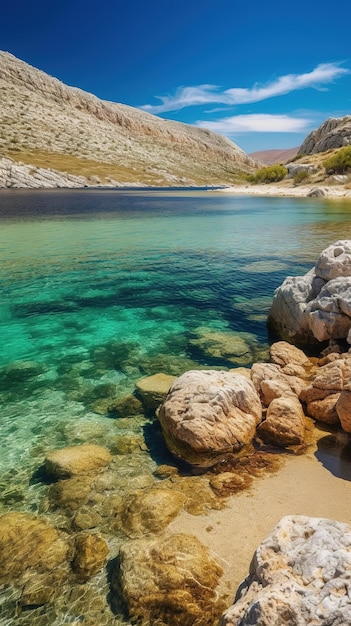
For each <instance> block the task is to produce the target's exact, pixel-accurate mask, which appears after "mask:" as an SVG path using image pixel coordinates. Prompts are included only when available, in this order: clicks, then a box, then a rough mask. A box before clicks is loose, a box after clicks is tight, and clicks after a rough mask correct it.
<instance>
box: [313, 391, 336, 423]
mask: <svg viewBox="0 0 351 626" xmlns="http://www.w3.org/2000/svg"><path fill="white" fill-rule="evenodd" d="M339 396H340V394H339V393H332V394H330V395H328V396H326V397H325V398H322V399H320V400H314V401H312V402H309V403H308V404H307V414H308V415H310V416H311V417H313V418H314V419H315V420H318V421H319V422H325V423H326V424H339V417H338V413H337V411H336V403H337V401H338V398H339Z"/></svg>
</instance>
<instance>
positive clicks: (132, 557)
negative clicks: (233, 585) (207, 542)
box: [112, 534, 223, 626]
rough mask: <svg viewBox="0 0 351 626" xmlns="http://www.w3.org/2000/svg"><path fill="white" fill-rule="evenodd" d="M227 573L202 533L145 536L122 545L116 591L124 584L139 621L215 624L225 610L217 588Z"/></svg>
mask: <svg viewBox="0 0 351 626" xmlns="http://www.w3.org/2000/svg"><path fill="white" fill-rule="evenodd" d="M221 575H222V570H221V568H220V567H219V565H218V564H217V563H216V562H215V561H214V560H213V559H212V557H211V556H210V554H209V552H208V550H207V549H206V548H205V547H204V546H203V545H202V544H201V543H200V542H199V540H198V539H197V538H196V537H193V536H189V535H184V534H178V535H169V536H165V537H161V538H160V537H158V538H157V539H156V540H148V539H139V540H134V541H129V542H127V543H125V544H123V546H122V547H121V550H120V554H119V568H118V567H116V568H115V570H114V572H113V574H112V593H113V594H116V593H117V594H119V593H120V589H121V591H122V596H123V599H124V601H125V603H126V605H127V607H128V613H129V618H130V619H131V620H132V621H133V622H135V621H138V622H139V621H141V622H142V623H145V624H146V623H147V624H157V623H160V624H168V625H169V626H178V625H179V626H212V625H213V624H214V623H216V622H217V620H218V619H219V614H220V613H221V611H222V610H223V609H221V605H220V603H219V602H218V600H217V597H216V592H215V588H216V586H217V584H218V582H219V579H220V576H221Z"/></svg>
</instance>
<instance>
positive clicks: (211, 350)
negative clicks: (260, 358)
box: [190, 327, 253, 366]
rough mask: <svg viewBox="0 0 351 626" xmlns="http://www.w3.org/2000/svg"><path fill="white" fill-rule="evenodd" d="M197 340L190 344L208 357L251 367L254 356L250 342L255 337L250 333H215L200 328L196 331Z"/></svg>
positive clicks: (192, 340) (191, 341)
mask: <svg viewBox="0 0 351 626" xmlns="http://www.w3.org/2000/svg"><path fill="white" fill-rule="evenodd" d="M195 335H196V338H194V339H191V340H190V344H191V345H192V346H195V347H196V348H197V349H199V350H201V352H202V353H203V354H204V355H206V356H207V357H211V358H215V359H221V360H226V361H229V362H230V363H233V364H235V365H238V366H240V365H250V364H251V363H252V359H253V354H252V351H251V348H250V345H249V343H248V340H251V341H252V340H253V335H249V334H248V333H234V332H232V333H230V332H220V331H213V330H211V329H209V328H202V327H200V328H198V329H197V330H196V331H195Z"/></svg>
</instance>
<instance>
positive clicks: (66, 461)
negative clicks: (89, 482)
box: [45, 443, 112, 478]
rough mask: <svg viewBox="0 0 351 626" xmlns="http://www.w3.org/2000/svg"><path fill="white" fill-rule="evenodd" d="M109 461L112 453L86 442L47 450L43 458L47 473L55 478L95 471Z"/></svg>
mask: <svg viewBox="0 0 351 626" xmlns="http://www.w3.org/2000/svg"><path fill="white" fill-rule="evenodd" d="M111 461H112V455H111V453H110V452H109V451H108V450H107V448H103V447H102V446H97V445H95V444H93V443H86V444H82V445H81V446H68V447H67V448H61V449H60V450H54V451H53V452H49V454H47V455H46V458H45V467H46V471H47V473H48V474H50V475H53V476H55V477H56V478H67V477H70V476H77V475H79V474H86V473H88V472H96V471H97V470H99V469H101V468H102V467H106V466H107V465H109V464H110V463H111Z"/></svg>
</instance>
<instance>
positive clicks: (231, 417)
mask: <svg viewBox="0 0 351 626" xmlns="http://www.w3.org/2000/svg"><path fill="white" fill-rule="evenodd" d="M158 418H159V420H160V423H161V427H162V431H163V434H164V437H165V440H166V443H167V445H168V448H169V449H170V451H171V452H172V453H173V454H174V455H175V456H176V457H178V458H180V459H182V460H184V461H186V462H187V463H189V464H191V465H193V466H197V467H210V466H212V465H214V464H216V463H217V462H219V461H220V460H221V459H222V458H224V457H225V456H226V455H227V454H228V453H233V452H239V451H240V450H241V449H242V448H243V447H244V446H248V445H249V444H251V442H252V439H253V437H254V435H255V430H256V425H257V424H258V423H259V422H260V421H261V418H262V407H261V402H260V399H259V396H258V394H257V392H256V390H255V388H254V385H253V383H252V382H251V381H250V380H248V379H247V378H246V377H245V376H242V375H240V374H235V371H232V372H223V371H213V370H191V371H189V372H186V373H185V374H183V375H182V376H180V377H179V378H177V379H176V381H175V382H174V383H173V385H172V387H171V389H170V391H169V393H168V395H167V398H166V400H165V401H164V403H163V404H162V406H161V407H160V409H159V412H158Z"/></svg>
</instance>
